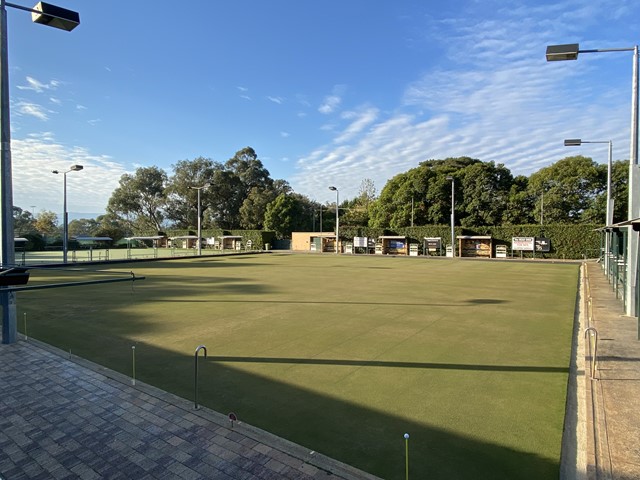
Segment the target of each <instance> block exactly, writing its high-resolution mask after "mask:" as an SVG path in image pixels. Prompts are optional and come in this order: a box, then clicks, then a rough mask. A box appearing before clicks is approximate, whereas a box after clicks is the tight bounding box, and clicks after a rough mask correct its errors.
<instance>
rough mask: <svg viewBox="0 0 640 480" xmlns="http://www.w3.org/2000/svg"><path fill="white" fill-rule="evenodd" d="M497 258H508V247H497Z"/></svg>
mask: <svg viewBox="0 0 640 480" xmlns="http://www.w3.org/2000/svg"><path fill="white" fill-rule="evenodd" d="M496 258H507V246H506V245H496Z"/></svg>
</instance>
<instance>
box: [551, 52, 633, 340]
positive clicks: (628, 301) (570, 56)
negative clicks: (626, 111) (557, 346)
mask: <svg viewBox="0 0 640 480" xmlns="http://www.w3.org/2000/svg"><path fill="white" fill-rule="evenodd" d="M600 52H633V73H632V79H631V141H630V153H629V206H628V210H629V215H628V217H629V218H628V219H629V220H634V219H636V218H638V217H640V192H639V191H638V187H639V186H640V185H638V182H639V181H640V172H639V171H638V46H637V45H636V46H634V47H628V48H606V49H593V50H580V46H579V44H577V43H571V44H566V45H550V46H548V47H547V53H546V56H547V61H549V62H552V61H559V60H577V59H578V54H580V53H600ZM627 228H628V231H629V235H628V241H627V273H626V282H625V283H626V287H625V311H626V314H627V315H629V316H637V314H638V312H636V274H637V268H638V265H637V262H638V235H636V234H634V233H633V229H632V227H630V226H629V227H627ZM639 322H640V318H639ZM638 338H639V339H640V323H639V324H638Z"/></svg>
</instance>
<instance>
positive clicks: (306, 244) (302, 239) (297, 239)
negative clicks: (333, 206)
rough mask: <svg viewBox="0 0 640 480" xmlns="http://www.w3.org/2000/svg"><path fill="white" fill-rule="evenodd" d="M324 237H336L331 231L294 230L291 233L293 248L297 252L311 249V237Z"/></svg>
mask: <svg viewBox="0 0 640 480" xmlns="http://www.w3.org/2000/svg"><path fill="white" fill-rule="evenodd" d="M320 236H322V237H324V238H325V239H328V238H331V239H332V241H333V239H335V238H336V236H335V234H334V233H331V232H293V233H292V234H291V250H293V251H297V252H309V251H311V237H320Z"/></svg>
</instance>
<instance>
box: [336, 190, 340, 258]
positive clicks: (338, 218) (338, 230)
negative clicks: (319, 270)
mask: <svg viewBox="0 0 640 480" xmlns="http://www.w3.org/2000/svg"><path fill="white" fill-rule="evenodd" d="M339 196H340V192H339V191H338V189H337V188H336V255H337V254H339V253H340V251H339V248H338V241H339V239H340V217H339V216H338V205H339V204H340V200H339Z"/></svg>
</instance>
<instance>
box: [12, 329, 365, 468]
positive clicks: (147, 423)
mask: <svg viewBox="0 0 640 480" xmlns="http://www.w3.org/2000/svg"><path fill="white" fill-rule="evenodd" d="M72 478H80V479H125V480H128V479H136V480H138V479H141V480H147V479H156V478H157V479H184V480H197V479H220V480H232V479H233V480H237V479H243V480H250V479H251V480H253V479H255V480H257V479H262V480H269V479H274V480H275V479H278V480H280V479H297V480H318V479H322V480H340V479H344V480H355V479H375V478H376V477H374V476H372V475H369V474H366V473H364V472H362V471H359V470H357V469H355V468H352V467H350V466H347V465H344V464H341V463H339V462H336V461H334V460H332V459H329V458H327V457H324V456H322V455H319V454H317V453H314V452H310V451H309V450H308V449H305V448H303V447H301V446H299V445H295V444H293V443H291V442H288V441H285V440H283V439H281V438H278V437H275V436H273V435H271V434H268V433H266V432H264V431H261V430H258V429H256V428H252V427H250V426H248V425H245V424H240V425H238V424H236V425H235V426H234V429H231V425H230V422H229V421H228V419H227V418H226V417H225V416H223V415H220V414H217V413H216V412H213V411H211V410H208V409H206V408H201V409H199V410H194V405H193V402H191V401H187V400H184V399H182V398H179V397H176V396H174V395H171V394H168V393H166V392H163V391H161V390H158V389H156V388H153V387H150V386H148V385H144V384H141V383H139V382H138V383H137V385H136V387H133V386H131V380H130V379H129V378H128V377H124V376H121V375H120V374H118V373H115V372H112V371H110V370H106V369H102V368H101V367H99V366H97V365H95V364H92V363H90V362H87V361H85V360H82V359H80V358H77V357H73V358H72V359H69V356H68V355H67V354H65V353H63V352H61V351H58V350H55V349H52V348H50V347H46V346H44V345H43V344H40V343H38V342H34V341H32V340H31V339H29V341H24V340H20V341H18V342H17V343H15V344H12V345H0V480H20V479H42V480H49V479H72Z"/></svg>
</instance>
